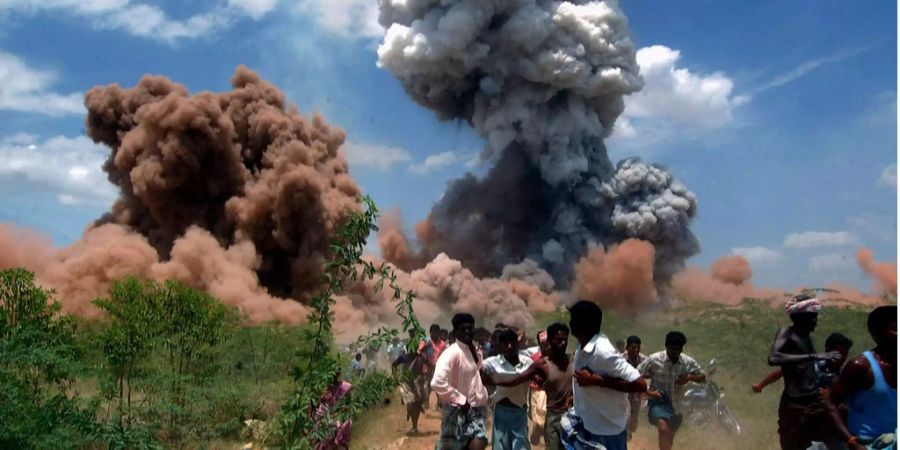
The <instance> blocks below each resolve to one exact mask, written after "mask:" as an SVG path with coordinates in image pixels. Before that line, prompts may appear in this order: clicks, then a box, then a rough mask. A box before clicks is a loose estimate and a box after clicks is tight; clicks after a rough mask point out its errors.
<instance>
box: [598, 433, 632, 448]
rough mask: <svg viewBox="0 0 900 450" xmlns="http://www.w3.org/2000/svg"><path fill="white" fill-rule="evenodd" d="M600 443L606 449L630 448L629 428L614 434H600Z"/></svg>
mask: <svg viewBox="0 0 900 450" xmlns="http://www.w3.org/2000/svg"><path fill="white" fill-rule="evenodd" d="M599 438H600V443H601V444H603V447H604V448H606V450H628V429H627V428H626V429H624V430H622V432H621V433H619V434H617V435H613V436H599Z"/></svg>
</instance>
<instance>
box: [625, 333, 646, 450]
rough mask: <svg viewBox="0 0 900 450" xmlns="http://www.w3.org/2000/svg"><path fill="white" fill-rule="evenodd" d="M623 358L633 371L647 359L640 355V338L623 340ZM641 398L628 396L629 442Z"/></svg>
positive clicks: (637, 395) (630, 337)
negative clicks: (629, 411) (629, 412)
mask: <svg viewBox="0 0 900 450" xmlns="http://www.w3.org/2000/svg"><path fill="white" fill-rule="evenodd" d="M623 356H625V361H628V364H631V367H634V368H635V369H636V368H638V366H640V365H641V363H642V362H644V360H646V359H647V355H645V354H643V353H641V338H639V337H637V336H628V338H627V339H626V340H625V353H624V354H623ZM643 397H644V396H643V395H642V394H639V393H636V392H633V393H631V394H628V405H629V407H630V408H631V416H630V417H629V418H628V439H629V440H630V439H631V435H632V434H633V433H634V432H635V430H637V426H638V418H639V417H640V415H641V402H642V400H643Z"/></svg>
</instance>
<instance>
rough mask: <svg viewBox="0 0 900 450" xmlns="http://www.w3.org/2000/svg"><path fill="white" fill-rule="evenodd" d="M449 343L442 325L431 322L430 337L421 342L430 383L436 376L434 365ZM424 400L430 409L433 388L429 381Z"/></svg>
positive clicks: (427, 377) (425, 406)
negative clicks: (442, 330) (430, 386)
mask: <svg viewBox="0 0 900 450" xmlns="http://www.w3.org/2000/svg"><path fill="white" fill-rule="evenodd" d="M447 345H448V344H447V341H446V340H444V338H443V334H442V333H441V326H440V325H438V324H436V323H433V324H431V327H429V328H428V337H426V338H425V339H422V340H421V341H420V342H419V354H420V355H422V356H423V357H424V358H425V364H426V365H427V367H426V371H427V375H426V379H427V380H428V382H429V383H430V382H431V379H432V377H433V376H434V365H435V364H436V363H437V360H438V358H440V356H441V352H443V351H444V349H446V348H447ZM422 400H423V402H424V408H425V409H428V405H429V404H430V403H431V389H430V388H429V386H428V383H426V386H425V398H424V399H422ZM438 404H440V402H438ZM438 408H440V407H438Z"/></svg>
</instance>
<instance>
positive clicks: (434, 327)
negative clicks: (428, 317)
mask: <svg viewBox="0 0 900 450" xmlns="http://www.w3.org/2000/svg"><path fill="white" fill-rule="evenodd" d="M428 331H429V332H431V333H434V332H440V331H441V326H440V325H438V324H436V323H433V324H431V327H429V328H428Z"/></svg>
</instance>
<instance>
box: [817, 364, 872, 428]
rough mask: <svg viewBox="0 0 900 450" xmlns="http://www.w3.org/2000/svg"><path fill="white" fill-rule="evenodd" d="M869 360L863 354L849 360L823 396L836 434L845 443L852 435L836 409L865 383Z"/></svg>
mask: <svg viewBox="0 0 900 450" xmlns="http://www.w3.org/2000/svg"><path fill="white" fill-rule="evenodd" d="M869 370H871V369H870V368H869V362H868V361H867V360H866V358H865V357H863V356H857V357H856V358H853V359H852V360H850V362H848V363H847V365H846V366H844V369H843V370H842V371H841V375H840V376H839V377H838V379H837V381H835V382H834V385H833V386H832V387H831V390H830V391H829V393H828V397H826V398H825V400H826V401H825V407H826V408H827V409H828V412H829V415H830V416H831V422H832V424H833V425H834V427H835V429H836V430H837V433H838V436H840V437H841V439H842V440H843V441H844V442H845V443H846V442H848V441H849V440H850V438H852V437H853V434H852V433H850V430H848V429H847V426H846V425H845V424H844V419H843V418H842V417H841V413H840V411H838V408H837V407H838V405H842V404H844V403H845V402H846V401H847V399H848V398H850V396H852V395H853V394H855V393H856V392H857V391H859V390H860V389H863V388H864V387H863V386H864V385H865V380H866V377H867V376H868V374H869Z"/></svg>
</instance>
